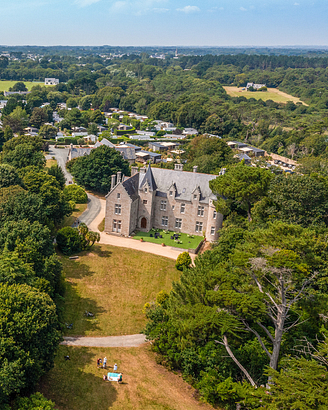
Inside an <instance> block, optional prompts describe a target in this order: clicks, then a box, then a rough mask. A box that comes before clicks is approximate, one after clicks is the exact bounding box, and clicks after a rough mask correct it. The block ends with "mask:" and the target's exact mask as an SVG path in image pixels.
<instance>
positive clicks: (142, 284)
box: [61, 245, 180, 336]
mask: <svg viewBox="0 0 328 410" xmlns="http://www.w3.org/2000/svg"><path fill="white" fill-rule="evenodd" d="M61 261H62V263H63V266H64V272H65V275H66V279H67V290H66V294H65V305H64V312H65V313H64V322H65V323H68V324H70V323H73V328H72V329H65V333H66V334H67V335H88V336H111V335H123V334H135V333H140V332H141V331H142V330H143V327H144V326H145V323H146V318H145V315H144V313H143V312H142V310H143V306H144V304H145V303H146V302H149V301H151V300H154V299H155V298H156V295H157V293H158V292H159V291H161V290H166V291H169V290H170V289H171V287H172V281H176V280H178V279H179V276H180V273H179V271H177V269H176V268H175V261H174V260H172V259H168V258H164V257H162V256H156V255H153V254H150V253H145V252H140V251H136V250H133V249H126V248H121V247H114V246H109V245H95V246H94V248H92V249H91V251H90V252H82V253H81V254H79V259H77V260H70V259H69V258H68V257H64V256H61ZM85 311H88V312H91V313H93V314H94V317H87V316H85Z"/></svg>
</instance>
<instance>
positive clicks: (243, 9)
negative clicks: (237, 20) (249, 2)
mask: <svg viewBox="0 0 328 410" xmlns="http://www.w3.org/2000/svg"><path fill="white" fill-rule="evenodd" d="M239 10H241V11H247V9H245V7H240V8H239Z"/></svg>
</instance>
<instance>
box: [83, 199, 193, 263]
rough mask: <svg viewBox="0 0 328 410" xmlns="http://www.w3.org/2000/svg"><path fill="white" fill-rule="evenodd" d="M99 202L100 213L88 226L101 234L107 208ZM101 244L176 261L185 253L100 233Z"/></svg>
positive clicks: (103, 201) (103, 200)
mask: <svg viewBox="0 0 328 410" xmlns="http://www.w3.org/2000/svg"><path fill="white" fill-rule="evenodd" d="M90 196H91V195H89V197H90ZM98 200H99V201H100V204H101V209H100V212H99V213H98V215H97V216H96V217H95V219H94V220H93V221H92V222H90V223H89V225H88V226H89V229H90V230H91V231H96V232H99V230H98V225H99V224H100V223H101V221H102V220H103V219H104V218H105V208H106V200H105V199H98ZM85 212H87V211H85ZM80 220H81V221H83V214H82V215H81V217H80ZM99 243H101V244H105V245H112V246H120V247H123V248H130V249H135V250H138V251H142V252H148V253H152V254H154V255H158V256H164V257H166V258H169V259H174V260H176V259H177V257H178V256H179V255H180V253H181V252H183V251H184V250H181V249H177V248H171V247H169V246H160V245H158V244H156V243H150V242H140V241H137V240H136V239H132V238H125V237H122V236H116V235H108V234H106V233H104V232H100V242H99ZM190 256H191V259H192V260H194V259H195V257H196V255H193V254H190Z"/></svg>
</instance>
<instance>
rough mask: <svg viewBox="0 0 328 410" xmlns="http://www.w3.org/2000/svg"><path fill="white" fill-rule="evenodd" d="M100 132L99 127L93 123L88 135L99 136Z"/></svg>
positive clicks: (90, 125) (89, 126) (89, 127)
mask: <svg viewBox="0 0 328 410" xmlns="http://www.w3.org/2000/svg"><path fill="white" fill-rule="evenodd" d="M98 132H99V130H98V127H97V124H96V123H94V122H92V123H90V124H89V125H88V133H89V134H91V135H98Z"/></svg>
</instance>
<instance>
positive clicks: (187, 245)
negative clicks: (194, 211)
mask: <svg viewBox="0 0 328 410" xmlns="http://www.w3.org/2000/svg"><path fill="white" fill-rule="evenodd" d="M159 234H160V235H162V236H163V238H157V239H155V230H153V229H152V230H151V231H149V232H140V231H139V232H137V233H136V235H135V236H134V237H133V238H134V239H138V240H140V239H141V238H143V240H144V241H145V242H152V243H158V244H162V243H164V244H165V245H166V246H172V247H175V248H181V249H196V248H197V246H198V245H199V243H200V242H201V241H202V240H203V239H204V238H203V237H202V236H197V235H193V238H191V237H190V236H188V235H187V234H185V233H180V234H179V235H180V236H179V241H180V242H182V243H177V242H176V241H175V240H174V239H171V236H172V235H173V234H174V232H171V231H169V232H168V233H164V231H163V230H160V231H159ZM150 235H153V237H151V236H150Z"/></svg>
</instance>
